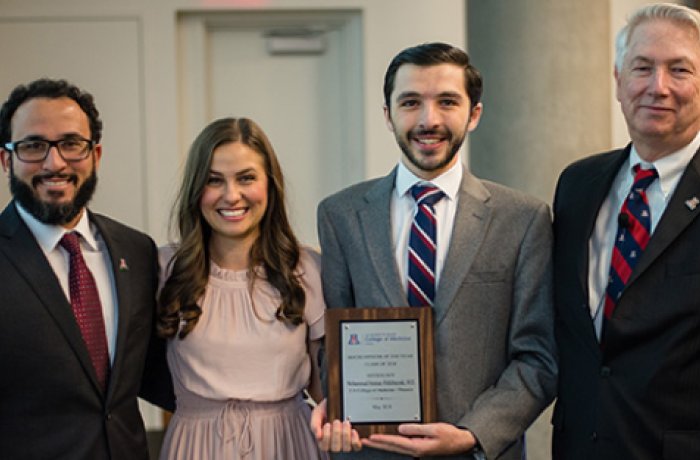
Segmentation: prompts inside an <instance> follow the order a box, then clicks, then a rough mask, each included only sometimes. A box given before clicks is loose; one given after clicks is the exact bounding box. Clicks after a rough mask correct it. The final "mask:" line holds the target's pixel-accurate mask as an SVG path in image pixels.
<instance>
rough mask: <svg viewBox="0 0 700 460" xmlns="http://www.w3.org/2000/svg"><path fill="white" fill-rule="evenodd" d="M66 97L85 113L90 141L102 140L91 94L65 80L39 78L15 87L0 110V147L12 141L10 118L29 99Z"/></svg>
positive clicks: (100, 124) (97, 113)
mask: <svg viewBox="0 0 700 460" xmlns="http://www.w3.org/2000/svg"><path fill="white" fill-rule="evenodd" d="M62 97H67V98H69V99H72V100H74V101H75V103H76V104H78V106H80V108H81V109H82V110H83V112H85V115H87V117H88V121H89V123H90V140H92V141H95V142H97V143H99V142H100V139H101V138H102V120H100V113H99V112H98V111H97V107H95V100H94V98H93V97H92V94H90V93H88V92H86V91H83V90H81V89H80V88H78V87H77V86H75V85H73V84H71V83H69V82H67V81H66V80H52V79H49V78H41V79H39V80H34V81H33V82H31V83H29V84H27V85H19V86H16V87H15V89H13V90H12V92H11V93H10V96H9V97H8V98H7V100H6V101H5V103H4V104H3V105H2V109H0V145H4V144H5V143H7V142H11V141H12V123H11V122H12V117H13V116H14V114H15V112H16V111H17V108H19V106H20V105H22V104H24V103H25V102H26V101H28V100H29V99H35V98H48V99H58V98H62Z"/></svg>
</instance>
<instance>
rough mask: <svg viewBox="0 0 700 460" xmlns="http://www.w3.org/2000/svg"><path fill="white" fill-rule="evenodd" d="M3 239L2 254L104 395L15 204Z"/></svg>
mask: <svg viewBox="0 0 700 460" xmlns="http://www.w3.org/2000/svg"><path fill="white" fill-rule="evenodd" d="M0 237H1V238H2V242H1V243H0V251H2V252H3V253H4V254H5V256H6V257H7V259H8V260H9V261H10V263H11V264H12V265H14V267H15V268H16V270H17V273H19V274H20V275H21V276H22V277H23V278H24V279H25V280H26V282H27V284H28V285H29V286H30V287H31V288H32V290H33V291H34V294H35V295H36V297H37V298H38V300H39V302H40V303H41V305H42V306H43V307H44V308H46V310H47V311H48V313H49V315H51V317H52V318H53V319H54V321H55V322H56V324H57V326H58V328H59V330H60V331H61V332H62V334H63V336H64V337H65V338H66V341H67V342H68V343H69V344H70V347H71V348H72V349H73V351H74V352H75V354H76V355H77V357H78V360H79V361H80V364H81V365H82V367H83V369H84V370H85V373H86V374H88V376H89V377H90V379H91V380H92V382H93V386H94V387H95V389H96V390H97V391H101V390H100V385H99V383H98V382H97V375H96V374H95V370H94V368H93V366H92V361H90V355H89V354H88V351H87V348H86V346H85V342H84V341H83V337H82V335H81V334H80V328H79V327H78V323H77V322H76V320H75V315H73V310H72V308H71V306H70V302H69V300H68V299H67V298H66V295H65V293H64V292H63V289H62V288H61V285H60V283H59V281H58V279H57V278H56V274H55V273H54V271H53V269H52V268H51V265H50V264H49V261H48V260H47V259H46V257H45V256H44V253H43V251H42V250H41V247H40V246H39V245H38V243H37V242H36V240H35V239H34V235H32V233H31V232H30V231H29V229H28V228H27V226H26V225H25V224H24V222H22V220H21V219H20V217H19V215H18V214H17V210H16V209H15V205H14V202H12V203H10V204H9V205H8V206H7V207H6V208H5V210H4V211H3V213H2V216H0ZM28 304H29V302H28Z"/></svg>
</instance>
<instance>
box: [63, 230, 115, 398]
mask: <svg viewBox="0 0 700 460" xmlns="http://www.w3.org/2000/svg"><path fill="white" fill-rule="evenodd" d="M59 244H60V245H61V246H62V247H63V248H64V249H65V250H66V251H68V254H69V255H70V274H69V284H70V303H71V307H72V308H73V314H74V315H75V319H76V321H77V322H78V327H79V328H80V334H81V335H82V336H83V341H84V342H85V345H86V347H87V349H88V353H89V354H90V360H91V361H92V365H93V367H94V368H95V372H96V373H97V380H98V381H99V382H100V385H101V386H102V390H103V391H104V390H106V389H107V378H108V374H109V353H108V351H107V335H106V334H105V322H104V319H103V317H102V305H101V304H100V296H99V294H98V292H97V285H96V284H95V278H93V276H92V273H90V270H89V269H88V266H87V264H86V263H85V259H83V253H82V252H81V251H80V241H79V239H78V234H77V233H75V232H71V233H66V234H65V235H63V238H61V241H60V243H59Z"/></svg>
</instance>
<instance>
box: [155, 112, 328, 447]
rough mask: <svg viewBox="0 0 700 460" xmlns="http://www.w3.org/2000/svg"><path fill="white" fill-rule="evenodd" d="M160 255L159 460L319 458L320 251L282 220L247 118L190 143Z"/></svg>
mask: <svg viewBox="0 0 700 460" xmlns="http://www.w3.org/2000/svg"><path fill="white" fill-rule="evenodd" d="M173 224H174V227H175V230H176V233H177V237H178V238H177V240H178V241H179V243H178V244H177V245H176V246H168V247H165V248H163V249H162V250H161V266H162V267H163V270H164V276H163V278H164V281H163V287H162V289H161V293H160V298H159V315H158V316H159V318H158V321H159V322H158V327H159V333H160V334H161V335H162V336H164V337H167V338H169V339H171V340H169V342H168V364H169V366H170V372H171V374H172V377H173V383H174V388H175V395H176V398H177V409H176V411H175V413H174V415H173V417H172V419H171V421H170V423H169V425H168V429H167V432H166V435H165V439H164V441H163V447H162V450H161V456H160V458H161V459H167V460H171V459H175V460H192V459H198V460H207V459H228V460H230V459H246V460H272V459H289V460H294V459H298V460H314V459H325V458H326V457H325V454H324V453H321V452H319V451H318V448H317V445H316V441H315V438H314V437H313V435H312V433H311V431H310V429H309V423H308V420H309V415H310V411H309V407H308V404H307V403H306V402H305V401H304V400H303V398H302V393H303V390H304V389H307V390H308V392H309V394H310V395H311V396H312V397H313V398H314V399H316V400H319V399H320V396H321V395H320V383H319V379H318V367H317V360H316V356H317V351H318V349H319V346H320V341H321V339H322V337H323V334H324V330H323V315H324V310H325V305H324V303H323V295H322V292H321V280H320V274H319V257H318V254H317V253H315V252H313V251H311V250H310V249H306V248H302V247H300V245H299V243H298V242H297V239H296V238H295V236H294V234H293V232H292V230H291V227H290V225H289V222H288V219H287V215H286V211H285V200H284V185H283V177H282V171H281V169H280V165H279V163H278V161H277V157H276V155H275V152H274V150H273V149H272V145H271V144H270V142H269V140H268V139H267V137H266V136H265V134H264V133H263V131H262V130H261V129H260V127H259V126H258V125H257V124H255V123H254V122H253V121H251V120H249V119H246V118H239V119H232V118H227V119H221V120H217V121H214V122H212V123H211V124H209V125H208V126H207V127H206V128H205V129H204V130H203V131H202V132H201V133H200V134H199V136H197V138H196V139H195V141H194V143H193V144H192V147H191V148H190V151H189V155H188V158H187V164H186V166H185V171H184V175H183V179H182V185H181V187H180V190H179V194H178V197H177V200H176V202H175V205H174V207H173Z"/></svg>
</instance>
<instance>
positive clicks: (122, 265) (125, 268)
mask: <svg viewBox="0 0 700 460" xmlns="http://www.w3.org/2000/svg"><path fill="white" fill-rule="evenodd" d="M119 271H120V272H128V271H129V266H128V265H127V264H126V260H124V259H119Z"/></svg>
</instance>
